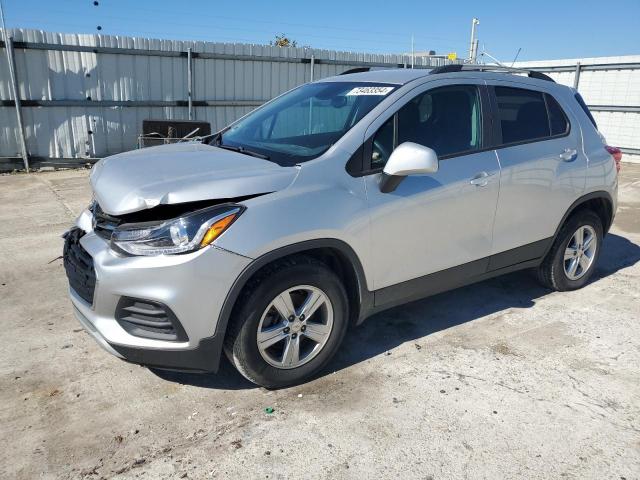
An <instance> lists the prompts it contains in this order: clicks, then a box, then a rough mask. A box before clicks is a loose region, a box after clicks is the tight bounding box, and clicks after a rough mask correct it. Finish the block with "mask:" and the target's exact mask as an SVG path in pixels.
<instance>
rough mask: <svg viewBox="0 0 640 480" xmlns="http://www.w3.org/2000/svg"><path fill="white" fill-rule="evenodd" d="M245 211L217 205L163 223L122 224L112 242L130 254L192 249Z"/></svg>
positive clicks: (226, 226)
mask: <svg viewBox="0 0 640 480" xmlns="http://www.w3.org/2000/svg"><path fill="white" fill-rule="evenodd" d="M243 211H244V207H241V206H238V205H218V206H215V207H209V208H203V209H202V210H197V211H195V212H191V213H187V214H185V215H182V216H180V217H177V218H173V219H171V220H165V221H163V222H160V223H159V222H144V223H127V224H123V225H120V226H118V227H117V228H116V229H115V230H114V231H113V235H112V236H111V245H112V247H113V248H114V249H115V250H120V251H123V252H125V253H128V254H130V255H173V254H177V253H187V252H193V251H195V250H198V249H200V248H203V247H206V246H207V245H209V244H211V243H212V242H213V241H214V240H215V239H216V238H218V237H219V236H220V235H222V233H223V232H224V231H225V230H226V229H227V228H229V227H230V226H231V224H232V223H233V222H234V221H235V220H236V218H238V217H239V216H240V214H242V212H243Z"/></svg>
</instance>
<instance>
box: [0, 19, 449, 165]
mask: <svg viewBox="0 0 640 480" xmlns="http://www.w3.org/2000/svg"><path fill="white" fill-rule="evenodd" d="M11 34H12V35H13V38H14V42H17V45H16V48H15V50H14V51H15V58H16V70H17V78H18V84H19V90H20V97H21V99H22V100H23V101H25V103H26V105H25V106H23V115H24V124H25V125H24V127H25V135H26V142H27V149H28V151H29V154H30V155H33V156H37V157H53V158H83V157H103V156H106V155H110V154H114V153H117V152H121V151H124V150H129V149H133V148H135V146H136V138H137V135H138V134H139V133H140V131H141V128H142V120H143V119H149V118H151V119H164V118H171V119H186V118H187V108H186V107H182V106H170V107H149V106H126V107H102V106H92V105H88V104H87V102H86V101H87V100H91V101H105V100H107V101H109V100H111V101H185V100H187V87H188V85H187V65H188V64H187V58H186V57H179V56H174V57H166V56H158V55H144V54H143V55H140V54H138V55H133V54H122V53H118V54H114V53H94V52H92V51H88V52H74V51H55V50H44V49H25V48H21V47H20V43H19V42H32V43H36V44H37V43H46V44H55V45H80V46H90V47H116V48H123V49H138V50H149V51H153V50H162V51H169V52H186V51H187V49H188V48H191V49H192V51H193V52H196V53H199V52H202V53H219V54H231V55H247V56H250V57H251V59H243V60H237V59H236V60H230V59H206V58H196V59H194V60H193V95H192V98H193V99H194V100H207V101H228V103H230V104H231V105H230V106H200V107H194V110H193V111H194V116H193V118H194V119H195V120H206V121H209V122H210V123H211V126H212V130H214V131H215V130H216V129H219V128H222V127H224V126H225V125H227V124H229V123H230V122H231V121H233V120H235V119H236V118H238V117H240V116H241V115H244V114H245V113H247V112H248V111H250V110H251V109H253V108H255V106H257V105H259V104H260V103H262V102H264V101H266V100H269V99H271V98H272V97H274V96H276V95H278V94H280V93H282V92H284V91H286V90H288V89H290V88H292V87H294V86H296V85H299V84H301V83H304V82H307V81H309V80H310V76H311V64H310V63H300V60H299V59H310V58H311V56H312V55H313V57H314V58H315V59H316V60H317V61H318V63H317V64H315V65H314V79H318V78H322V77H327V76H332V75H336V74H338V73H340V72H342V71H344V70H347V69H349V68H353V67H354V66H358V62H377V63H385V64H396V65H397V64H403V63H410V59H409V58H408V57H406V56H404V57H403V56H399V55H379V54H366V53H350V52H336V51H328V50H315V49H303V48H279V47H271V46H262V45H248V44H225V43H209V42H185V41H170V40H154V39H146V38H130V37H116V36H106V35H80V34H59V33H49V32H43V31H35V30H12V31H11ZM138 53H139V52H138ZM260 57H286V58H291V59H297V60H294V61H293V62H296V63H293V62H281V61H264V60H260ZM254 59H255V60H254ZM323 60H325V61H333V62H334V64H326V63H322V61H323ZM416 60H417V61H416V64H417V65H428V64H432V65H438V64H444V63H445V60H444V59H427V58H417V59H416ZM9 82H10V78H9V69H8V65H7V61H6V55H5V51H4V49H0V101H2V100H12V95H11V89H10V83H9ZM29 100H69V101H84V102H83V105H82V106H28V101H29ZM238 101H240V103H244V104H243V105H236V104H234V102H235V103H237V102H238ZM6 103H7V102H5V104H6ZM90 131H91V132H93V134H90V133H89V132H90ZM18 135H19V131H18V128H17V125H16V114H15V108H14V107H12V106H6V105H5V106H0V157H17V156H19V151H20V148H19V143H18V142H19V136H18Z"/></svg>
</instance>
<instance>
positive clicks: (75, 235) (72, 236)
mask: <svg viewBox="0 0 640 480" xmlns="http://www.w3.org/2000/svg"><path fill="white" fill-rule="evenodd" d="M83 235H84V232H83V231H82V230H80V229H79V228H72V229H71V230H69V232H67V234H66V236H65V241H64V249H63V252H62V258H63V263H64V269H65V272H66V273H67V279H68V280H69V286H70V287H71V288H72V289H73V291H74V292H76V293H77V294H78V296H80V298H82V299H83V300H84V301H85V302H87V303H88V304H90V305H92V304H93V294H94V292H95V289H96V271H95V269H94V268H93V258H91V255H89V253H88V252H87V251H86V250H85V249H84V248H83V247H82V245H80V239H81V238H82V237H83Z"/></svg>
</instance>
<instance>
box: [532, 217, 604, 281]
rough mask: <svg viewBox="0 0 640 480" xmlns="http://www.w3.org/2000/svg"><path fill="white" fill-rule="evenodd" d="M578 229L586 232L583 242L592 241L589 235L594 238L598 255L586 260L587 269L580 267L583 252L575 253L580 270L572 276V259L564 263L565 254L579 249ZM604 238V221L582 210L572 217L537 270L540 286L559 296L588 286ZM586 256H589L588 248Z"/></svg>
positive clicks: (595, 253) (576, 270) (594, 252)
mask: <svg viewBox="0 0 640 480" xmlns="http://www.w3.org/2000/svg"><path fill="white" fill-rule="evenodd" d="M579 229H581V230H582V231H583V237H584V239H587V238H589V237H588V236H589V235H594V239H593V240H595V242H596V243H595V251H592V252H591V255H592V256H591V257H589V255H586V258H588V259H589V258H590V260H586V262H587V263H588V267H586V268H584V267H583V265H586V264H581V263H580V261H579V260H580V258H582V257H581V255H580V251H581V250H579V249H578V251H577V252H576V261H577V262H578V264H577V269H575V272H574V273H573V275H572V274H571V273H572V267H573V263H572V259H571V258H569V259H567V260H565V253H567V254H569V253H571V252H574V251H575V250H576V249H575V248H574V247H575V246H576V243H575V237H574V234H577V232H578V230H579ZM602 238H603V228H602V221H601V220H600V217H599V216H598V215H597V214H596V213H594V212H593V211H591V210H582V211H579V212H577V213H575V214H574V215H572V216H571V217H569V219H567V221H566V222H565V224H564V225H563V226H562V228H561V229H560V232H558V236H557V237H556V239H555V241H554V243H553V246H552V247H551V250H550V251H549V253H547V255H546V257H545V258H544V260H543V261H542V264H540V266H539V267H538V271H537V274H538V280H539V281H540V283H541V284H542V285H544V286H545V287H548V288H551V289H553V290H556V291H559V292H564V291H568V290H576V289H578V288H582V287H583V286H585V285H586V284H587V282H589V279H590V278H591V276H592V275H593V272H594V271H595V269H596V263H597V262H598V257H599V256H600V250H601V248H602ZM593 240H592V241H593ZM589 245H592V244H589ZM585 253H587V254H588V253H589V252H588V251H587V248H586V247H585Z"/></svg>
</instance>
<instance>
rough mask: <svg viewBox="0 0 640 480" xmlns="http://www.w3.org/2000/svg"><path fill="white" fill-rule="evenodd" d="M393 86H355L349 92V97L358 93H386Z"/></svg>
mask: <svg viewBox="0 0 640 480" xmlns="http://www.w3.org/2000/svg"><path fill="white" fill-rule="evenodd" d="M391 90H393V87H355V88H352V89H351V90H350V91H349V92H347V97H350V96H356V95H386V94H388V93H389V92H390V91H391Z"/></svg>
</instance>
